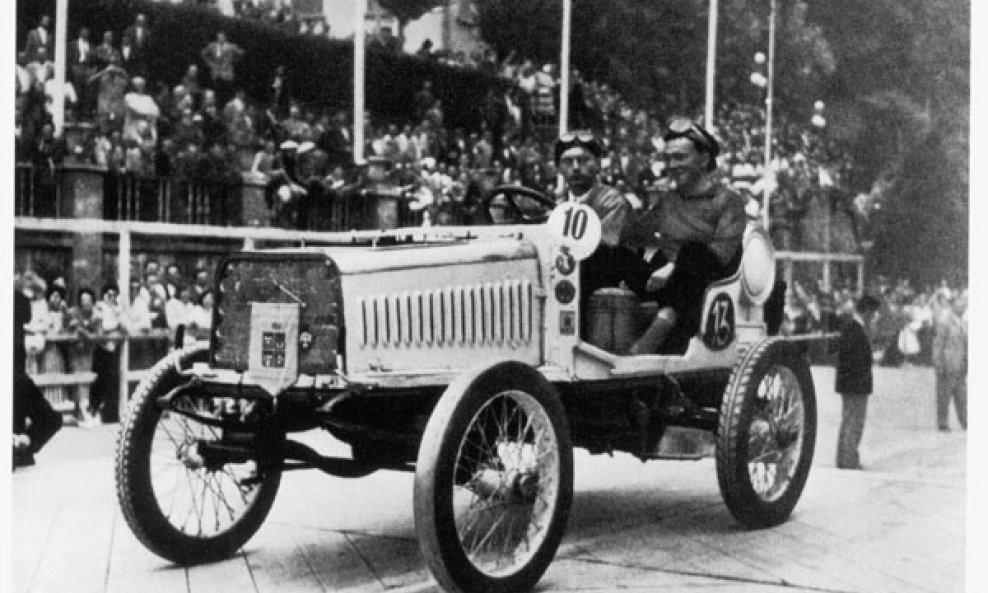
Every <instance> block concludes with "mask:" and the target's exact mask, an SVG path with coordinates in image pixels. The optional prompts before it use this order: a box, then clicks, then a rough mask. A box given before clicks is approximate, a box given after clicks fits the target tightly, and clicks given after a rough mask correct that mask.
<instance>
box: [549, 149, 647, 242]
mask: <svg viewBox="0 0 988 593" xmlns="http://www.w3.org/2000/svg"><path fill="white" fill-rule="evenodd" d="M554 154H555V159H556V168H557V169H558V170H559V172H560V173H561V174H562V176H563V180H564V181H565V182H566V186H565V191H566V199H567V200H568V201H571V202H578V203H580V204H586V205H587V206H590V208H592V209H593V211H594V212H595V213H596V214H597V217H598V218H600V227H601V233H600V242H601V244H602V245H606V246H608V247H616V246H617V245H618V241H619V239H620V237H621V230H622V229H624V226H625V224H626V223H627V222H628V219H629V217H630V216H631V212H632V208H631V203H630V202H628V200H627V199H626V198H625V197H624V196H623V195H621V192H619V191H618V190H616V189H614V188H613V187H611V186H609V185H604V184H603V183H601V182H600V179H599V175H600V157H601V155H602V154H603V147H601V145H600V143H599V142H597V139H596V138H594V136H593V134H592V133H591V132H588V131H579V132H569V133H566V134H563V135H562V136H560V137H559V140H558V141H557V142H556V146H555V151H554Z"/></svg>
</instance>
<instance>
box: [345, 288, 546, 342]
mask: <svg viewBox="0 0 988 593" xmlns="http://www.w3.org/2000/svg"><path fill="white" fill-rule="evenodd" d="M533 303H534V291H533V289H532V283H531V281H529V280H508V281H504V282H488V283H484V284H476V285H473V286H455V287H447V288H442V289H437V290H431V291H418V290H416V291H408V292H401V293H393V294H379V295H373V296H367V297H364V298H362V299H361V300H360V314H361V321H362V334H361V335H362V339H363V343H362V345H363V346H364V347H381V346H388V347H396V348H399V347H411V346H416V347H422V346H433V347H446V346H454V345H465V344H472V345H490V346H494V345H509V346H510V345H520V344H527V343H529V342H530V341H531V339H532V323H533Z"/></svg>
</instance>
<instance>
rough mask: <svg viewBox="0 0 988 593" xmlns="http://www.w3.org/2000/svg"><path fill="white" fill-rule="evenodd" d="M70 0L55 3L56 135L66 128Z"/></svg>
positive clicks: (53, 121) (54, 101) (54, 116)
mask: <svg viewBox="0 0 988 593" xmlns="http://www.w3.org/2000/svg"><path fill="white" fill-rule="evenodd" d="M68 20H69V0H58V2H57V3H56V4H55V93H54V96H53V97H52V113H51V116H52V123H54V124H55V135H56V136H60V135H61V134H62V130H63V129H64V128H65V53H66V48H67V46H68V42H67V39H66V38H67V36H68Z"/></svg>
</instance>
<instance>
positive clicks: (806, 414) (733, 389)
mask: <svg viewBox="0 0 988 593" xmlns="http://www.w3.org/2000/svg"><path fill="white" fill-rule="evenodd" d="M815 441H816V395H815V392H814V389H813V380H812V377H811V375H810V371H809V367H808V366H807V364H806V361H805V359H804V358H803V357H802V356H801V355H800V353H799V352H798V351H797V350H796V349H795V348H794V347H792V346H791V345H789V344H787V343H785V342H782V341H778V340H772V339H769V340H765V341H763V342H761V343H759V344H756V345H755V346H753V347H752V348H751V349H750V350H748V351H747V352H745V353H744V354H743V355H742V356H741V358H740V360H739V361H738V363H737V365H736V366H735V368H734V372H733V374H732V375H731V379H730V381H729V382H728V386H727V390H726V392H725V393H724V401H723V403H722V405H721V410H720V420H719V426H718V432H717V480H718V483H719V485H720V491H721V495H722V496H723V498H724V502H725V503H726V504H727V507H728V509H729V510H730V511H731V514H732V515H734V517H735V518H737V519H738V520H739V521H740V522H741V523H743V524H744V525H746V526H748V527H769V526H772V525H777V524H779V523H782V522H784V521H785V520H786V519H788V518H789V515H790V514H791V513H792V510H793V508H795V506H796V503H797V502H798V500H799V497H800V495H801V494H802V491H803V487H804V486H805V484H806V480H807V478H808V476H809V471H810V465H811V463H812V461H813V450H814V447H815Z"/></svg>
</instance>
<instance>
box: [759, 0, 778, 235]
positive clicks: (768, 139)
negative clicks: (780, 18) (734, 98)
mask: <svg viewBox="0 0 988 593" xmlns="http://www.w3.org/2000/svg"><path fill="white" fill-rule="evenodd" d="M776 4H777V0H771V8H770V9H769V18H768V83H767V84H768V93H767V94H766V96H765V164H764V167H765V175H769V174H770V172H771V167H772V103H773V101H774V98H775V12H776ZM769 198H771V195H770V194H769V192H768V191H766V192H765V195H764V196H763V197H762V216H763V219H762V222H763V224H764V226H765V230H766V231H767V230H768V229H769V204H770V202H771V200H770V199H769Z"/></svg>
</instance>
